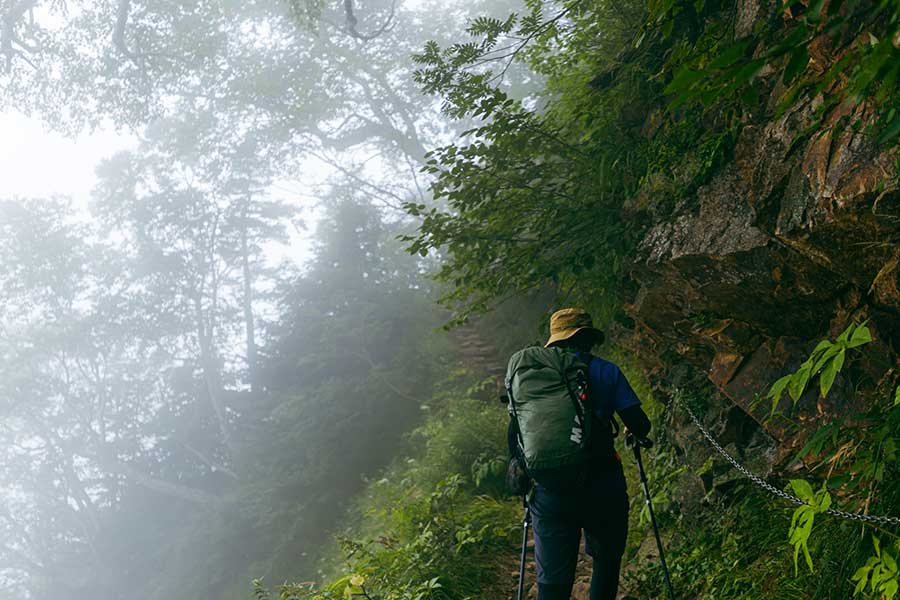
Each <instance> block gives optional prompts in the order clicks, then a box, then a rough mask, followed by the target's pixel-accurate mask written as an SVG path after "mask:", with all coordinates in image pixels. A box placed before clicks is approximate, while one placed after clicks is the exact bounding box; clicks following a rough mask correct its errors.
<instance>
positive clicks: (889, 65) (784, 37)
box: [648, 0, 900, 143]
mask: <svg viewBox="0 0 900 600" xmlns="http://www.w3.org/2000/svg"><path fill="white" fill-rule="evenodd" d="M691 4H693V3H691V2H688V1H687V0H680V1H675V2H654V3H651V18H650V19H649V20H648V23H652V22H656V23H665V25H664V26H662V27H661V28H660V31H661V34H662V35H663V36H665V37H670V36H671V37H673V38H676V42H675V43H676V47H678V48H680V51H679V52H677V53H676V54H674V55H673V58H676V57H677V59H678V61H677V62H672V61H671V60H670V65H671V66H672V67H673V68H674V69H675V70H676V73H675V75H674V77H673V78H672V79H671V81H670V82H669V84H668V86H667V88H666V92H667V93H669V94H672V101H671V107H672V108H673V109H674V108H677V107H678V106H680V105H682V104H685V103H688V102H691V101H699V102H701V103H702V104H703V105H705V106H707V107H712V106H721V105H723V104H728V103H733V102H737V103H739V104H740V105H742V106H743V107H744V108H746V109H749V110H752V109H756V108H757V106H758V103H759V91H760V87H761V86H760V85H759V82H758V81H757V79H758V77H757V76H758V75H759V74H760V72H762V71H763V70H764V69H767V70H769V71H771V72H773V73H774V75H773V79H774V78H775V77H777V78H778V79H780V83H781V90H782V91H781V93H780V97H778V98H776V100H777V110H778V112H779V113H782V112H784V111H786V110H787V109H788V108H790V107H792V106H793V105H795V104H796V103H797V102H798V101H799V100H801V99H803V98H809V97H814V96H817V95H820V94H823V95H824V98H825V102H824V103H823V104H822V105H821V106H820V107H818V108H817V109H816V114H817V116H818V117H819V118H821V117H822V116H823V115H825V114H827V113H828V111H830V110H831V109H833V108H834V107H836V106H838V105H840V104H842V103H847V104H857V103H860V102H863V101H865V102H867V103H869V104H870V105H872V106H874V107H875V108H876V109H877V110H878V112H879V114H880V119H879V121H878V123H877V125H876V127H875V130H874V131H873V132H872V133H874V134H875V135H874V137H876V138H877V140H878V142H880V143H885V142H888V141H891V140H894V139H896V137H897V135H898V134H900V117H898V115H897V106H896V91H897V78H898V75H900V61H898V58H900V49H898V47H897V44H896V40H897V39H898V37H897V36H898V34H900V9H898V8H897V6H896V4H895V3H891V2H883V1H880V0H846V1H841V2H810V3H801V2H795V1H790V2H786V3H784V5H783V15H784V19H783V25H782V26H780V27H779V26H775V27H772V26H765V27H761V28H758V29H757V30H756V31H752V32H749V34H747V35H746V36H745V37H743V38H740V39H738V38H737V37H736V36H735V34H734V32H733V31H732V30H730V29H729V27H728V25H727V24H728V21H727V20H726V19H728V18H730V14H731V9H730V8H728V9H726V10H725V11H722V10H721V9H717V7H716V4H715V3H705V4H704V3H698V4H694V5H693V6H691ZM729 6H730V5H729ZM826 7H827V8H826ZM689 8H690V9H695V10H696V13H695V14H696V17H695V20H694V23H696V22H699V21H700V19H704V18H705V19H708V20H711V21H712V22H713V23H714V25H713V26H709V25H707V26H706V28H705V30H704V33H703V34H702V35H700V36H699V37H697V36H695V35H693V31H692V29H691V28H690V27H685V26H682V27H681V28H680V29H679V28H676V27H675V24H676V22H680V24H682V25H683V24H684V21H685V19H684V18H682V19H680V21H679V20H678V19H677V18H676V17H677V15H679V14H685V13H688V12H694V11H693V10H689ZM710 33H712V34H713V37H707V36H708V34H710ZM823 48H827V56H834V57H837V59H836V60H834V61H833V62H832V63H831V64H825V65H822V64H821V63H822V59H821V57H822V56H823V54H822V52H823V51H822V49H823ZM814 53H818V57H814ZM823 68H824V72H822V71H823ZM767 77H768V76H767Z"/></svg>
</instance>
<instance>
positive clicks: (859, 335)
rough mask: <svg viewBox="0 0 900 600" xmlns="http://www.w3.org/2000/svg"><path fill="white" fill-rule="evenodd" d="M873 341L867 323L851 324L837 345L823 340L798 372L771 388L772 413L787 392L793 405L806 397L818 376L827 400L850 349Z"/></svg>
mask: <svg viewBox="0 0 900 600" xmlns="http://www.w3.org/2000/svg"><path fill="white" fill-rule="evenodd" d="M871 341H872V334H871V332H870V331H869V328H868V327H866V325H865V324H864V323H851V324H850V325H849V326H848V327H847V329H845V330H844V332H843V333H841V334H840V335H839V336H838V338H837V340H835V341H834V342H831V341H828V340H822V341H821V342H819V344H818V345H817V346H816V347H815V349H814V350H813V351H812V354H810V355H809V358H807V359H806V360H805V361H803V364H801V365H800V368H799V369H797V371H796V372H794V373H791V374H789V375H785V376H784V377H782V378H781V379H779V380H778V381H776V382H775V383H774V384H772V387H771V388H770V389H769V392H768V393H767V394H766V398H769V399H770V400H771V401H772V414H773V415H774V414H775V409H776V408H777V407H778V402H779V401H780V400H781V396H782V395H783V394H784V392H785V390H787V392H788V394H789V395H790V397H791V399H792V400H793V401H794V404H796V403H797V401H798V400H799V399H800V396H802V395H803V392H804V391H805V390H806V387H807V385H809V382H810V380H811V379H812V378H813V377H815V376H816V375H820V374H821V375H820V376H819V392H820V394H821V396H822V397H823V398H824V397H825V396H826V395H828V392H829V391H830V390H831V386H832V385H833V384H834V378H835V377H836V376H837V374H838V373H840V371H841V368H843V366H844V360H845V359H846V356H847V350H850V349H852V348H856V347H858V346H862V345H863V344H867V343H869V342H871Z"/></svg>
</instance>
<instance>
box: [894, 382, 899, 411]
mask: <svg viewBox="0 0 900 600" xmlns="http://www.w3.org/2000/svg"><path fill="white" fill-rule="evenodd" d="M894 406H900V385H898V386H897V389H896V390H894Z"/></svg>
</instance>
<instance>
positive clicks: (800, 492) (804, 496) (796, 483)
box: [790, 479, 815, 502]
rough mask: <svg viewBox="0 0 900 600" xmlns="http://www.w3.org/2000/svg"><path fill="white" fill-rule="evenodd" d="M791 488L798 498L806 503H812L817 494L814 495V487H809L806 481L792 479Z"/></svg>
mask: <svg viewBox="0 0 900 600" xmlns="http://www.w3.org/2000/svg"><path fill="white" fill-rule="evenodd" d="M790 486H791V488H792V489H793V490H794V493H795V494H797V497H798V498H800V499H801V500H803V501H804V502H810V501H812V500H813V497H814V496H815V494H814V493H813V489H812V486H811V485H809V483H808V482H806V481H805V480H803V479H791V481H790Z"/></svg>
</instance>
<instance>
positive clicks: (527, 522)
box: [516, 496, 531, 600]
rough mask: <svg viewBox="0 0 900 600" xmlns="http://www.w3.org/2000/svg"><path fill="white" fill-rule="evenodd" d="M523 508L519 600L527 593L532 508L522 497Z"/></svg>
mask: <svg viewBox="0 0 900 600" xmlns="http://www.w3.org/2000/svg"><path fill="white" fill-rule="evenodd" d="M522 506H524V507H525V518H524V519H523V520H522V558H521V560H520V561H519V592H518V594H517V595H516V598H517V600H522V598H524V597H525V596H524V593H525V554H526V553H527V552H528V527H529V526H530V525H531V508H529V506H528V502H527V501H526V499H525V496H522Z"/></svg>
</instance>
